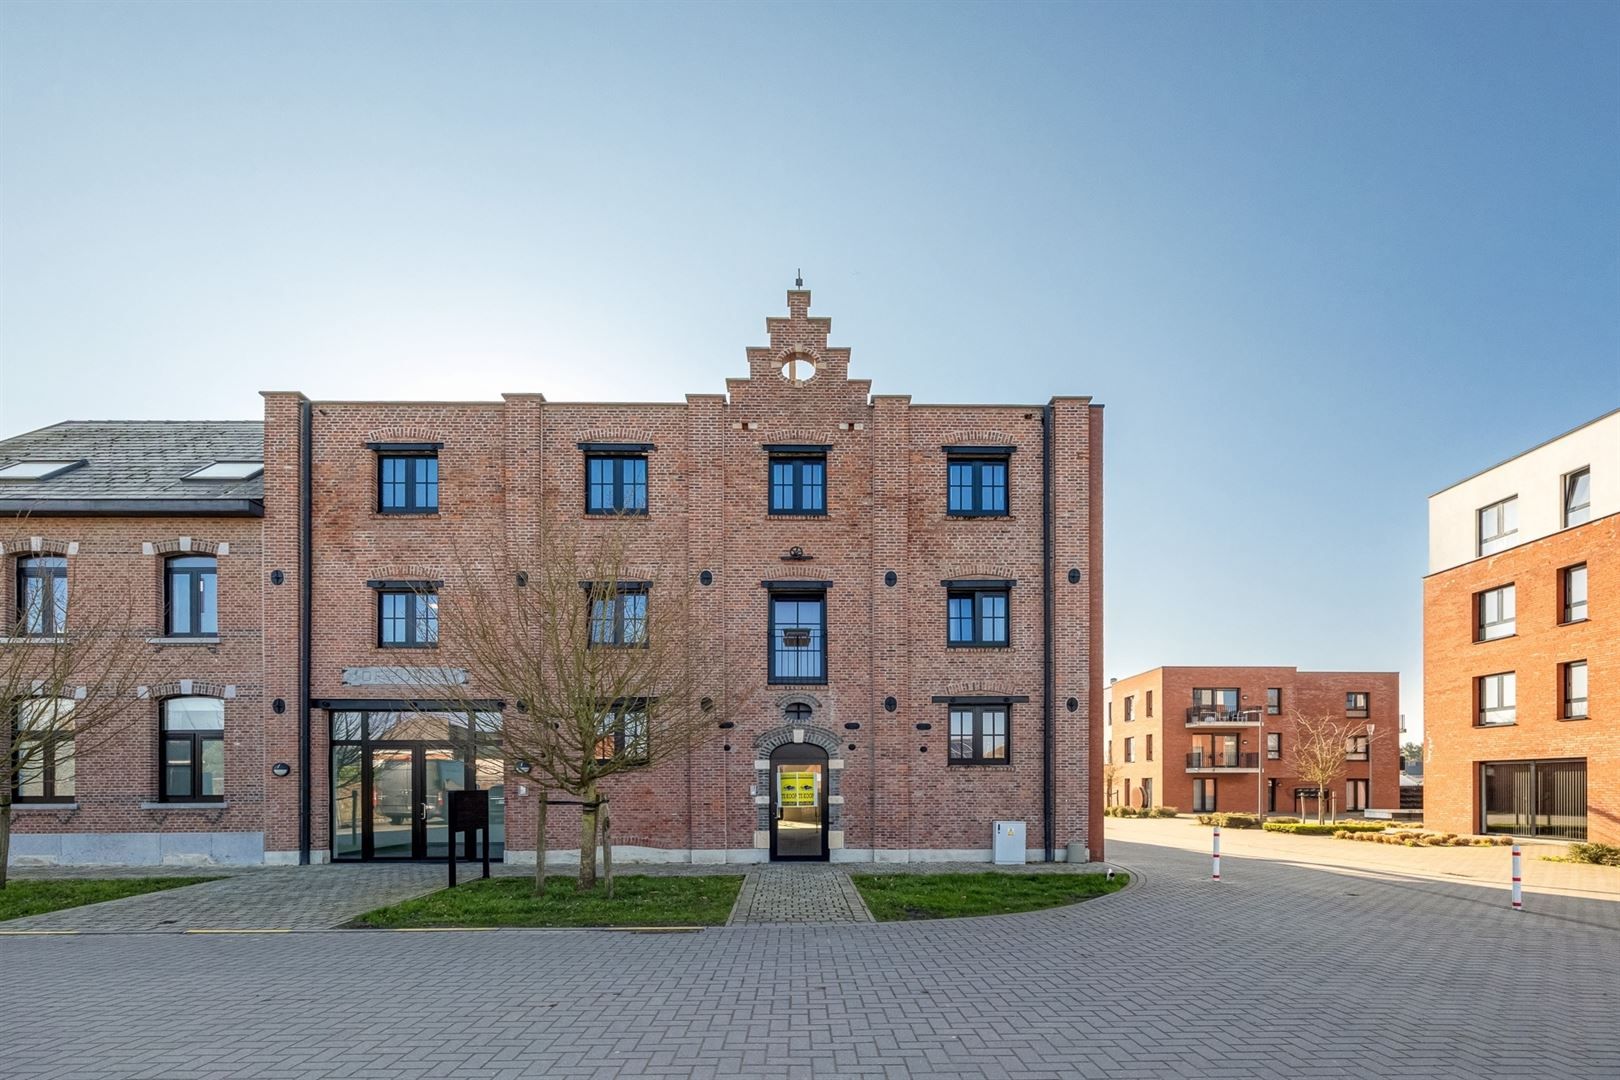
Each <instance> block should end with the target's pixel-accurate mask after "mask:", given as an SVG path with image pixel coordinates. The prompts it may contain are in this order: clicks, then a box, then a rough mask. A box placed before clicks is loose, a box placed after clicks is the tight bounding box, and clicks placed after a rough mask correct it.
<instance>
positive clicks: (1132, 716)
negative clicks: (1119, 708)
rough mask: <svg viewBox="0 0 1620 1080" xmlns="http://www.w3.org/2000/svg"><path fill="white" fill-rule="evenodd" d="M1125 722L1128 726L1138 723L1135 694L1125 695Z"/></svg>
mask: <svg viewBox="0 0 1620 1080" xmlns="http://www.w3.org/2000/svg"><path fill="white" fill-rule="evenodd" d="M1123 722H1124V723H1127V724H1134V723H1136V695H1135V694H1126V695H1125V719H1124V721H1123Z"/></svg>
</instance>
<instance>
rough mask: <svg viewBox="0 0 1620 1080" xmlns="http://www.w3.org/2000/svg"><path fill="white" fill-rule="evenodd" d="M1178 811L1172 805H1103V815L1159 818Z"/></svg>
mask: <svg viewBox="0 0 1620 1080" xmlns="http://www.w3.org/2000/svg"><path fill="white" fill-rule="evenodd" d="M1179 813H1181V811H1180V810H1179V809H1177V808H1176V807H1174V806H1147V807H1140V808H1138V807H1135V806H1105V807H1103V817H1159V818H1164V817H1175V816H1176V815H1177V814H1179Z"/></svg>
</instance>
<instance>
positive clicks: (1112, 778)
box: [1102, 761, 1119, 806]
mask: <svg viewBox="0 0 1620 1080" xmlns="http://www.w3.org/2000/svg"><path fill="white" fill-rule="evenodd" d="M1102 780H1103V802H1104V804H1105V805H1108V806H1112V805H1113V804H1114V784H1115V783H1116V782H1118V780H1119V766H1118V765H1116V764H1114V763H1113V762H1112V761H1110V762H1106V763H1105V764H1104V765H1103V769H1102Z"/></svg>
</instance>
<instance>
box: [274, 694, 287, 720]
mask: <svg viewBox="0 0 1620 1080" xmlns="http://www.w3.org/2000/svg"><path fill="white" fill-rule="evenodd" d="M270 711H271V712H273V713H275V714H276V715H277V716H280V715H281V714H282V713H284V712H286V711H287V703H286V702H285V701H283V700H282V699H281V698H276V700H274V701H272V702H271V703H270Z"/></svg>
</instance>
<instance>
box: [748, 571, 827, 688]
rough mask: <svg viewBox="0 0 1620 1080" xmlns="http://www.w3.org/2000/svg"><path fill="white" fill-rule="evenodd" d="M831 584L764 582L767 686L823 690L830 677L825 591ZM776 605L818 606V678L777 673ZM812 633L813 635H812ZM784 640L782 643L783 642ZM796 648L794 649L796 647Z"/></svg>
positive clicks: (778, 650) (816, 676)
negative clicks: (819, 611) (785, 602)
mask: <svg viewBox="0 0 1620 1080" xmlns="http://www.w3.org/2000/svg"><path fill="white" fill-rule="evenodd" d="M831 584H832V583H831V582H765V583H764V585H765V588H766V598H765V684H766V685H767V686H825V685H827V683H828V680H829V679H830V678H831V677H832V676H831V673H830V672H829V670H828V667H829V663H828V661H829V656H828V651H829V650H828V637H829V635H828V631H827V624H828V614H829V605H828V601H827V590H828V588H829V587H830V585H831ZM778 601H794V602H798V603H806V602H815V603H819V604H820V605H821V628H820V629H821V637H820V642H819V646H818V652H819V667H820V673H819V674H818V675H811V676H802V675H778V674H777V670H776V658H777V654H778V653H779V652H781V651H783V649H785V648H786V646H785V645H784V646H783V649H778V647H777V644H776V631H777V626H776V605H777V602H778ZM813 633H814V631H812V634H813ZM784 640H785V639H784ZM795 648H796V647H795Z"/></svg>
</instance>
